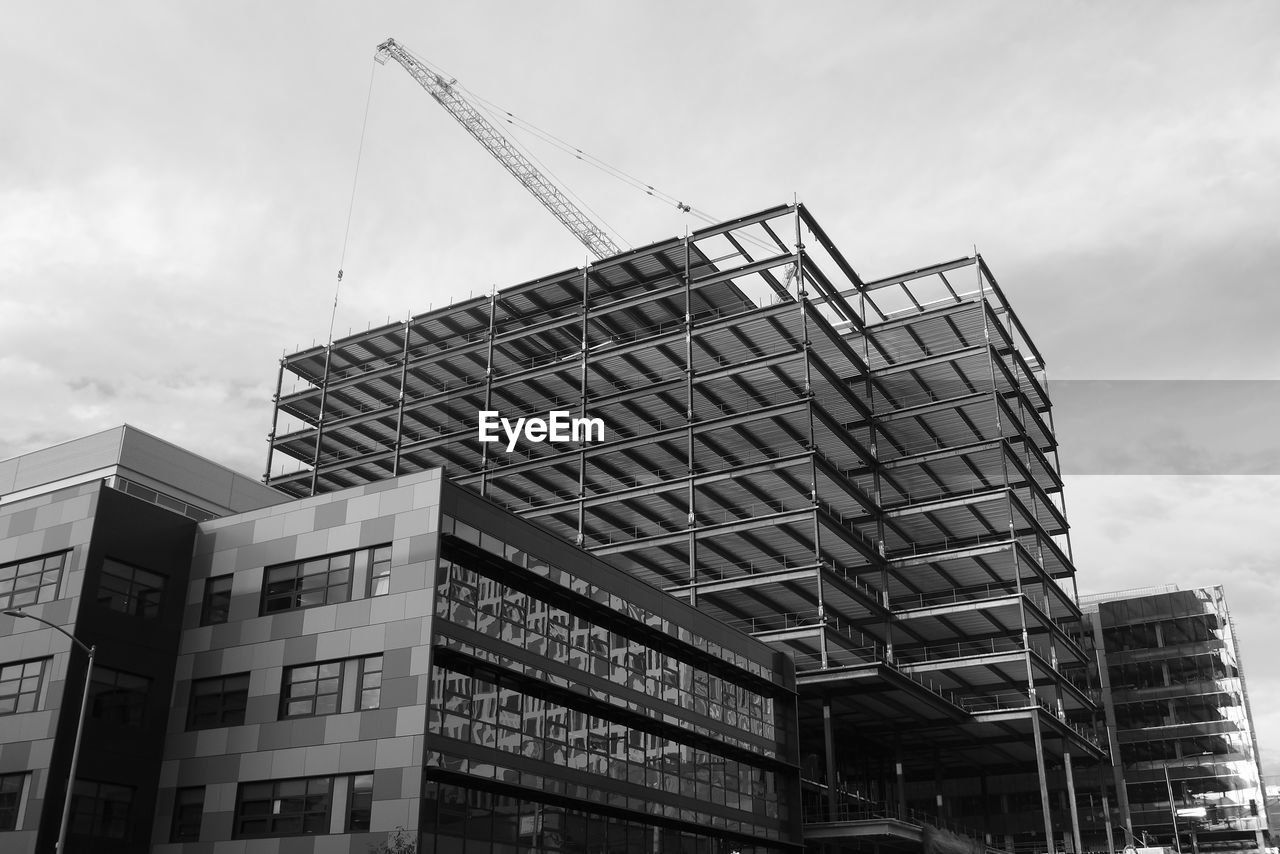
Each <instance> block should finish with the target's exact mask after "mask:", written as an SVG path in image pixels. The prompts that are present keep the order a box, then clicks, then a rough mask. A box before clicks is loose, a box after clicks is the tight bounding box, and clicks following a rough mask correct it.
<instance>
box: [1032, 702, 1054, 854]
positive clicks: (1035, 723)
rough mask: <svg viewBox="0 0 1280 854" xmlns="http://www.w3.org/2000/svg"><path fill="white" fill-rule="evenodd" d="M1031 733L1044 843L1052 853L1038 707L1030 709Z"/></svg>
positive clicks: (1047, 781)
mask: <svg viewBox="0 0 1280 854" xmlns="http://www.w3.org/2000/svg"><path fill="white" fill-rule="evenodd" d="M1031 734H1032V735H1033V736H1034V738H1035V746H1036V775H1037V776H1038V777H1039V781H1040V810H1041V811H1042V812H1043V814H1044V844H1045V851H1046V852H1048V854H1054V850H1055V849H1054V844H1053V812H1052V810H1051V809H1050V807H1049V777H1048V774H1047V773H1046V771H1045V767H1044V737H1043V736H1042V735H1041V734H1040V709H1039V708H1038V707H1033V708H1032V709H1031Z"/></svg>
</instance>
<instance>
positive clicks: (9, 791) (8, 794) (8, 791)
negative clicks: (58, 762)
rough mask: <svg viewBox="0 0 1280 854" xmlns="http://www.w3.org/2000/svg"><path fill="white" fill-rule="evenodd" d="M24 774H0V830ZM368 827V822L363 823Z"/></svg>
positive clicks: (14, 820)
mask: <svg viewBox="0 0 1280 854" xmlns="http://www.w3.org/2000/svg"><path fill="white" fill-rule="evenodd" d="M26 781H27V775H26V774H0V830H17V829H18V808H19V807H20V806H21V805H22V787H23V785H24V784H25V783H26ZM365 829H366V830H367V829H368V824H367V823H366V824H365Z"/></svg>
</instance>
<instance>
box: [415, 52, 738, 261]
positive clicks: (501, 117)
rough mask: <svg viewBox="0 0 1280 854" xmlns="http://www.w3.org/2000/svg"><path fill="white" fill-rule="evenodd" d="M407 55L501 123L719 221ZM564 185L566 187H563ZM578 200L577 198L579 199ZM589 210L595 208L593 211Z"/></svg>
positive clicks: (688, 210) (682, 208)
mask: <svg viewBox="0 0 1280 854" xmlns="http://www.w3.org/2000/svg"><path fill="white" fill-rule="evenodd" d="M400 47H401V49H402V50H405V52H406V53H409V51H408V50H407V49H405V48H404V45H401V46H400ZM410 55H411V56H413V58H414V59H415V60H417V61H418V62H420V63H421V64H422V65H423V66H424V67H426V68H428V69H430V70H431V72H432V73H434V74H435V75H436V76H437V77H439V78H440V79H441V80H444V81H447V82H448V85H449V86H450V87H451V88H453V89H457V90H459V91H461V92H464V93H466V95H467V98H468V99H469V100H471V101H472V103H473V104H475V105H477V106H479V107H480V108H481V109H483V110H484V111H485V112H486V113H488V114H489V116H490V117H492V118H495V119H497V120H498V121H499V122H501V123H503V124H507V125H511V126H512V127H514V128H518V129H520V130H523V131H525V132H526V133H529V134H531V135H533V136H535V137H537V138H538V139H541V140H542V141H543V142H545V143H547V144H548V145H551V146H552V147H553V148H557V149H559V150H560V151H563V152H564V153H566V154H568V155H570V156H571V157H573V158H574V159H576V160H581V161H582V162H583V163H586V164H587V165H589V166H592V167H594V168H595V169H598V170H599V171H601V172H604V173H605V174H606V175H609V176H610V177H612V178H614V179H615V180H617V181H620V182H622V183H624V184H626V185H628V186H630V187H632V188H634V189H637V190H639V191H641V192H642V193H644V194H645V195H648V196H652V197H654V198H656V199H659V200H660V201H664V202H667V203H668V204H670V205H672V206H673V207H675V208H676V209H677V210H680V211H681V212H683V213H687V214H689V215H690V216H693V217H695V218H697V219H700V220H702V221H703V222H705V223H707V224H708V225H710V224H713V223H716V222H719V220H718V219H716V218H715V217H714V216H712V215H710V214H708V213H706V212H705V211H701V210H698V209H697V208H694V207H693V206H692V205H688V204H685V203H684V202H682V201H681V200H680V199H678V198H676V197H675V196H673V195H671V194H670V193H666V192H663V191H662V190H659V189H658V188H657V187H654V186H653V185H652V184H649V183H647V182H645V181H643V180H641V179H640V178H637V177H636V176H634V175H631V174H630V173H628V172H625V171H623V170H622V169H619V168H618V167H616V166H613V165H611V164H609V163H607V162H606V161H604V160H601V159H600V158H599V157H596V156H594V155H592V154H589V153H587V152H585V151H583V150H582V149H581V148H578V147H577V146H575V145H573V144H571V143H569V142H567V141H565V140H563V139H561V138H560V137H558V136H556V135H555V134H553V133H551V132H549V131H545V130H543V129H542V128H540V127H538V126H537V125H535V124H534V123H533V122H530V121H528V120H526V119H522V118H520V117H519V116H517V115H516V114H515V113H513V112H511V111H510V110H507V109H505V108H503V107H502V106H501V105H499V104H495V103H494V102H493V101H490V100H489V99H488V98H485V97H484V96H482V95H479V94H477V93H476V92H474V91H472V90H471V89H469V88H467V87H466V86H464V85H462V83H460V82H459V81H458V79H457V78H456V77H454V76H453V75H451V74H450V73H449V72H447V71H445V70H444V69H443V68H440V67H439V66H438V65H435V64H434V63H431V62H428V61H427V60H425V59H423V58H422V57H420V56H418V55H417V54H410ZM512 142H513V143H514V144H516V145H517V146H519V147H520V149H521V150H522V151H523V152H524V153H525V154H526V155H527V156H532V155H530V154H529V150H528V149H527V148H526V147H525V146H523V145H520V144H519V143H518V142H516V141H515V140H512ZM533 159H535V160H536V159H537V158H533ZM539 163H540V165H544V164H541V162H540V161H539ZM561 186H562V187H563V186H564V185H561ZM565 189H567V187H566V188H565ZM570 194H571V195H573V196H574V198H575V199H578V198H579V197H578V196H577V195H576V194H573V193H572V191H570ZM579 201H581V200H580V199H579ZM593 213H595V212H594V211H593ZM597 216H598V214H597ZM610 230H611V231H612V230H613V229H612V228H611V229H610ZM615 233H616V232H615ZM623 242H624V243H625V242H626V241H623Z"/></svg>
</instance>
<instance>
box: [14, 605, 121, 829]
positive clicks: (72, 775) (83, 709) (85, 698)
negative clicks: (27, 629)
mask: <svg viewBox="0 0 1280 854" xmlns="http://www.w3.org/2000/svg"><path fill="white" fill-rule="evenodd" d="M4 614H6V615H7V616H10V617H15V618H16V617H26V618H27V619H30V620H35V621H36V622H37V623H44V624H45V625H46V626H48V627H49V628H51V629H57V630H58V631H60V632H62V633H63V634H64V635H66V636H67V638H68V639H69V640H70V641H71V642H72V643H74V644H75V645H76V646H78V647H80V648H81V649H82V650H84V651H85V654H87V655H88V656H89V664H88V666H87V667H86V668H85V671H84V690H83V691H82V692H81V693H80V717H78V718H76V740H75V743H74V744H73V745H72V747H71V767H70V768H69V769H68V771H67V788H66V790H65V791H64V792H63V794H62V819H61V820H60V821H59V822H58V845H57V847H56V848H54V849H53V850H54V851H55V852H56V854H63V852H65V851H66V850H67V829H68V828H69V827H70V826H71V799H72V797H73V796H74V794H75V786H76V768H77V767H79V764H80V742H81V740H82V739H83V738H84V719H85V717H86V716H87V715H88V710H89V694H90V693H91V691H90V688H91V687H92V685H93V653H94V652H95V651H96V650H97V648H98V647H97V646H85V644H84V642H83V641H81V640H80V639H79V638H77V637H76V636H75V635H73V634H71V632H69V631H67V630H66V629H64V628H63V627H62V626H59V625H57V624H55V623H51V622H49V621H48V620H46V619H45V618H44V617H37V616H36V615H35V614H28V613H27V612H26V611H23V610H21V609H20V608H11V609H9V610H7V611H5V612H4Z"/></svg>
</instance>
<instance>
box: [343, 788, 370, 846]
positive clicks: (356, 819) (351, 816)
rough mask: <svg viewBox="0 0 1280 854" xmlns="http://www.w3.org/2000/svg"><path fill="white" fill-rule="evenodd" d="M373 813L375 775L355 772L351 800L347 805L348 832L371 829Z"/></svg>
mask: <svg viewBox="0 0 1280 854" xmlns="http://www.w3.org/2000/svg"><path fill="white" fill-rule="evenodd" d="M372 813H373V775H372V774H355V775H353V776H352V778H351V800H350V803H349V804H348V806H347V833H358V832H360V831H365V830H368V829H369V816H370V815H371V814H372Z"/></svg>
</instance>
